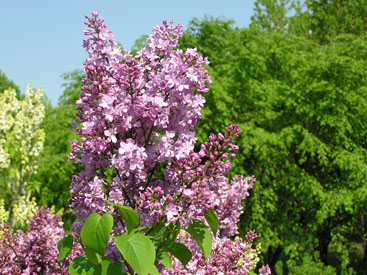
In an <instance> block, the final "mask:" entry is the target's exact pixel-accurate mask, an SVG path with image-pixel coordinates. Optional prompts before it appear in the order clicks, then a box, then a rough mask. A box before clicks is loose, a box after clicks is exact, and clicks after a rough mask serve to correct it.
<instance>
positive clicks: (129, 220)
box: [107, 201, 139, 231]
mask: <svg viewBox="0 0 367 275" xmlns="http://www.w3.org/2000/svg"><path fill="white" fill-rule="evenodd" d="M107 204H108V205H111V206H113V207H117V208H118V210H119V211H120V213H121V217H122V218H123V219H124V221H125V222H126V226H127V230H128V231H131V230H133V229H134V228H135V227H136V226H137V225H138V224H139V214H138V213H137V212H136V211H134V210H132V209H130V208H129V207H126V206H124V205H119V204H116V203H113V202H110V201H107Z"/></svg>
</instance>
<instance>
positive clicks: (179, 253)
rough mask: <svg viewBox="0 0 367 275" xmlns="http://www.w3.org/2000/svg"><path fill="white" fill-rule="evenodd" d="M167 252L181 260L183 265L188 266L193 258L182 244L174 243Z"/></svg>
mask: <svg viewBox="0 0 367 275" xmlns="http://www.w3.org/2000/svg"><path fill="white" fill-rule="evenodd" d="M167 250H168V252H171V253H172V255H173V256H175V257H176V258H177V259H179V260H180V262H181V263H182V264H183V265H186V264H187V263H188V262H189V261H190V260H191V258H192V253H191V251H190V250H189V249H188V248H187V247H186V246H185V245H184V244H182V243H174V244H172V245H171V246H169V247H167Z"/></svg>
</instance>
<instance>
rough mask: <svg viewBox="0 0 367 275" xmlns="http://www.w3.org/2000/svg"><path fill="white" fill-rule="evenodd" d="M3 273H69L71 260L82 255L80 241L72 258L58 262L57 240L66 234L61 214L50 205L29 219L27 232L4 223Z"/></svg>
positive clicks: (0, 242) (0, 261) (0, 266)
mask: <svg viewBox="0 0 367 275" xmlns="http://www.w3.org/2000/svg"><path fill="white" fill-rule="evenodd" d="M0 232H1V235H2V237H1V239H0V274H4V275H14V274H15V275H16V274H46V275H47V274H68V266H69V264H70V262H71V259H72V258H73V257H75V256H79V255H82V254H83V252H82V249H81V247H80V245H78V244H77V243H76V244H75V245H74V248H73V250H72V251H71V253H70V254H69V256H68V258H66V259H65V260H63V261H62V262H61V263H60V265H58V263H57V258H58V254H59V252H58V250H57V243H58V241H59V240H60V239H61V238H62V237H63V235H64V229H63V227H62V222H61V217H60V216H59V215H52V214H51V211H50V209H48V208H47V207H46V206H43V207H41V208H40V210H39V211H38V212H37V213H36V214H35V215H34V216H33V217H32V219H31V220H30V221H29V229H28V231H27V232H23V231H21V230H17V231H16V232H12V229H11V228H10V227H9V226H7V225H4V226H3V227H1V228H0Z"/></svg>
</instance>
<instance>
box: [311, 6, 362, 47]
mask: <svg viewBox="0 0 367 275" xmlns="http://www.w3.org/2000/svg"><path fill="white" fill-rule="evenodd" d="M306 4H307V7H308V9H309V14H310V19H311V26H310V30H311V33H312V35H313V37H314V38H316V39H317V40H319V41H320V42H321V43H327V42H329V41H330V39H332V38H334V37H335V36H337V35H339V34H347V33H348V34H355V35H364V34H365V33H366V31H367V22H366V16H367V1H365V0H356V1H344V0H308V1H306Z"/></svg>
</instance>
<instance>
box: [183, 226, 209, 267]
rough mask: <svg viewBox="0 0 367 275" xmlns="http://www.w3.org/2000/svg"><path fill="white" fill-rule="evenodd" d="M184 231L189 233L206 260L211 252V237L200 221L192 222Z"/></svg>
mask: <svg viewBox="0 0 367 275" xmlns="http://www.w3.org/2000/svg"><path fill="white" fill-rule="evenodd" d="M186 231H187V232H189V234H190V235H191V237H192V238H193V239H194V240H195V242H196V243H197V244H198V246H199V247H200V249H201V251H202V252H203V254H204V258H205V259H206V260H207V259H208V258H209V256H210V252H211V251H212V237H211V236H210V232H209V229H208V228H207V227H206V225H205V224H204V223H203V222H202V221H199V220H193V221H192V223H191V224H190V225H189V227H188V228H187V229H186Z"/></svg>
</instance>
